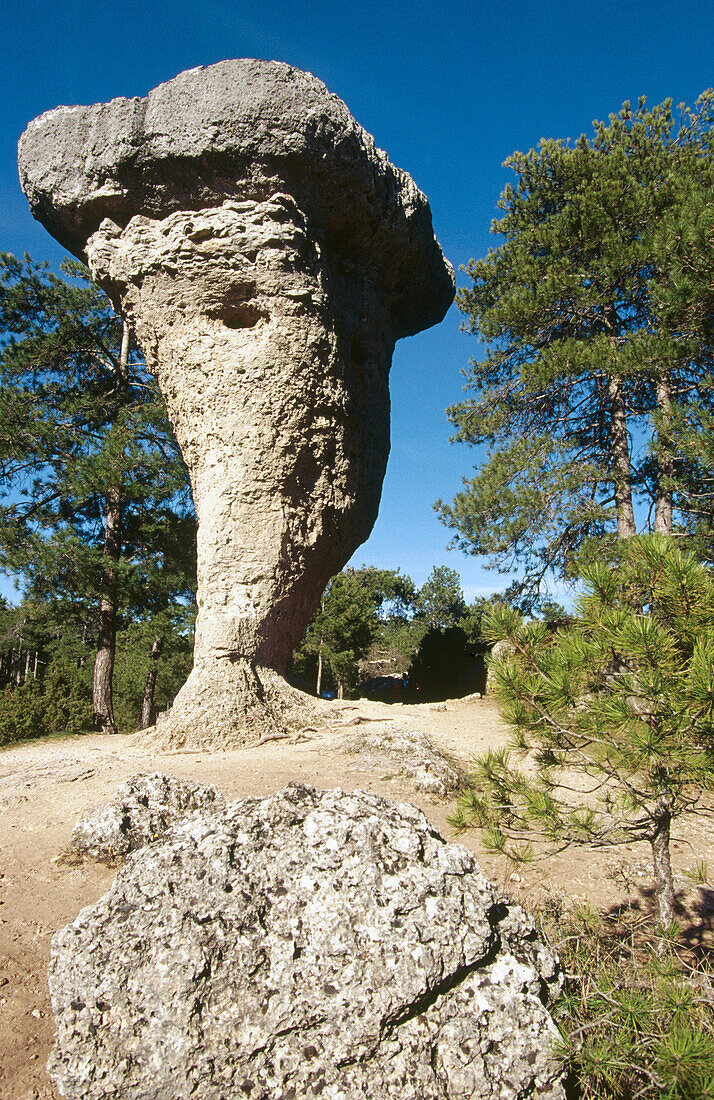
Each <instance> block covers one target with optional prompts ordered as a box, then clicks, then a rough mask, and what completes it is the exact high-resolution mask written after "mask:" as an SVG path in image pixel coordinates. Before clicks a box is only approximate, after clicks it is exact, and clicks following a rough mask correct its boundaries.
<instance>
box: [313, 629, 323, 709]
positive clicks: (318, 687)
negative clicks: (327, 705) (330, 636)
mask: <svg viewBox="0 0 714 1100" xmlns="http://www.w3.org/2000/svg"><path fill="white" fill-rule="evenodd" d="M315 695H317V698H318V699H319V698H321V695H322V638H320V648H319V649H318V651H317V683H316V684H315Z"/></svg>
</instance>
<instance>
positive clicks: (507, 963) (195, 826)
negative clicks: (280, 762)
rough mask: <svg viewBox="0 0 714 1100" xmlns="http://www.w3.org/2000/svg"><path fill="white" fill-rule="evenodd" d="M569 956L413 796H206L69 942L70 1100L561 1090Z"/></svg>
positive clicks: (60, 1046) (427, 1097)
mask: <svg viewBox="0 0 714 1100" xmlns="http://www.w3.org/2000/svg"><path fill="white" fill-rule="evenodd" d="M557 985H558V974H557V968H556V964H555V961H554V959H553V958H552V957H551V956H550V955H549V953H548V951H547V950H546V949H545V948H544V946H543V945H542V943H540V941H539V940H538V937H537V935H536V933H535V930H534V928H533V925H532V923H531V922H530V920H529V919H528V918H527V917H526V915H525V914H524V913H523V912H522V910H520V909H519V908H518V907H517V906H513V905H511V904H510V903H509V902H508V901H507V900H506V899H504V898H503V897H502V896H500V895H499V894H498V893H497V891H496V890H495V888H494V887H493V886H492V885H491V884H490V883H489V882H488V881H487V880H486V879H485V878H484V877H483V875H482V874H481V873H480V871H479V869H478V866H477V864H476V862H475V859H474V857H473V856H472V855H471V853H470V852H468V851H467V850H466V849H465V848H461V847H458V846H455V845H449V844H446V843H445V842H444V841H443V840H442V839H441V837H439V835H438V834H437V833H435V832H434V830H433V829H432V828H431V826H430V825H429V823H428V822H427V820H426V818H425V817H424V815H423V814H422V813H421V812H420V811H419V810H417V809H415V808H414V807H411V806H406V805H397V804H394V803H391V802H388V801H386V800H384V799H381V798H379V797H377V796H374V795H369V794H364V793H360V792H357V793H355V794H344V793H342V792H341V791H326V792H317V791H315V790H313V789H311V788H309V787H304V786H298V785H293V786H290V787H287V788H286V789H285V790H284V791H282V792H281V793H279V794H277V795H274V796H272V797H270V798H264V799H249V800H244V801H240V802H236V803H233V804H230V805H227V806H224V807H221V808H219V809H217V810H216V811H215V812H209V811H206V810H200V811H197V812H195V813H193V814H191V815H190V816H189V817H187V818H186V819H185V820H184V821H183V822H182V823H181V824H179V825H177V826H176V827H175V828H174V829H173V830H171V831H170V832H169V833H168V834H167V835H166V837H165V839H164V840H163V841H157V842H155V843H153V844H150V845H148V846H146V847H144V848H142V849H141V850H140V851H139V852H137V853H136V854H134V855H132V856H130V857H129V860H128V862H127V863H126V865H125V866H124V867H123V868H122V870H120V871H119V873H118V875H117V878H116V880H115V882H114V884H113V886H112V888H111V889H110V891H109V892H108V893H107V894H106V895H105V897H104V898H102V899H101V900H100V901H99V902H98V903H97V904H96V905H95V906H93V907H91V908H87V909H85V910H83V911H82V912H81V913H80V915H79V917H78V918H77V919H76V921H75V922H74V923H73V924H71V925H69V926H68V927H67V928H65V929H64V930H63V931H61V932H59V933H58V934H57V935H56V936H55V938H54V941H53V948H52V963H51V971H50V988H51V995H52V1003H53V1009H54V1012H55V1017H56V1023H57V1040H56V1045H55V1049H54V1052H53V1055H52V1058H51V1061H50V1071H51V1074H52V1076H53V1077H54V1079H55V1081H56V1082H57V1084H58V1086H59V1088H60V1090H61V1091H62V1094H63V1095H64V1096H65V1097H67V1098H69V1100H109V1098H110V1097H111V1098H114V1100H116V1098H118V1097H121V1100H139V1098H141V1100H145V1098H147V1097H152V1100H182V1098H188V1097H191V1098H192V1100H220V1098H226V1097H229V1096H230V1097H239V1096H247V1097H250V1098H251V1100H275V1098H277V1097H284V1098H286V1100H287V1098H290V1100H297V1098H298V1097H300V1098H311V1097H318V1096H319V1097H321V1098H322V1100H325V1097H329V1098H330V1100H354V1098H356V1097H369V1098H370V1100H387V1098H389V1100H437V1098H438V1100H443V1098H454V1100H455V1098H457V1097H458V1098H459V1100H465V1098H467V1097H468V1098H474V1097H478V1098H480V1100H487V1098H488V1100H490V1098H493V1100H495V1098H498V1100H511V1098H516V1097H523V1096H531V1097H541V1098H543V1100H545V1098H548V1100H562V1097H563V1092H562V1087H561V1083H560V1076H559V1067H558V1064H557V1061H556V1060H555V1058H554V1057H553V1053H552V1047H553V1039H554V1036H555V1029H554V1026H553V1024H552V1022H551V1020H550V1018H549V1016H548V1013H547V1011H546V1009H545V1008H544V1001H545V1000H546V999H547V997H548V991H549V988H550V987H553V986H555V987H557Z"/></svg>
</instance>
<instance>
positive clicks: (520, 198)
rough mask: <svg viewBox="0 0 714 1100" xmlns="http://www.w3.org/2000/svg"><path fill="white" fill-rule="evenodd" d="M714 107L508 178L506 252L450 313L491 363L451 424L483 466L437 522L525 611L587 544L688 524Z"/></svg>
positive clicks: (701, 407) (697, 497)
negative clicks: (496, 573)
mask: <svg viewBox="0 0 714 1100" xmlns="http://www.w3.org/2000/svg"><path fill="white" fill-rule="evenodd" d="M713 103H714V100H713V98H712V93H711V92H707V93H704V94H703V95H702V96H701V97H700V99H699V100H698V101H697V104H696V106H695V108H694V109H691V110H690V109H688V108H685V107H684V106H682V107H681V108H680V111H679V116H678V118H676V117H675V115H674V113H673V112H672V108H671V103H670V101H666V102H665V103H663V104H661V105H659V106H655V107H654V108H652V109H648V108H647V107H646V104H645V100H644V99H641V100H640V101H639V103H638V105H637V106H636V107H634V108H633V107H631V106H630V104H629V103H625V104H624V105H623V107H622V109H621V111H620V112H619V113H618V114H616V115H611V116H610V119H609V122H607V123H605V122H596V123H595V126H594V134H593V136H592V138H588V137H586V136H585V135H582V136H581V137H580V138H579V139H578V140H577V141H576V142H575V143H574V144H570V142H568V141H563V140H544V141H542V142H541V143H540V145H539V146H538V148H537V149H531V150H530V151H529V152H527V153H520V152H517V153H514V154H513V156H512V157H510V158H509V160H507V161H506V165H507V166H508V167H510V168H512V169H513V171H514V172H515V173H516V176H517V181H516V183H515V185H508V186H507V187H506V189H505V190H504V192H503V193H502V195H501V198H500V201H499V207H500V209H501V211H502V212H503V213H502V216H501V217H500V218H499V219H498V220H496V221H494V223H493V227H492V229H493V232H494V233H496V234H497V235H499V236H500V237H502V238H503V241H502V243H501V245H500V246H499V247H498V248H495V249H492V250H490V251H489V253H488V255H487V256H486V258H484V259H481V260H472V261H471V262H470V263H469V264H468V267H467V271H468V274H469V275H470V277H471V286H469V287H467V288H465V289H462V290H461V291H460V292H459V295H458V302H459V306H460V308H461V310H462V311H463V312H464V314H465V317H466V322H465V326H466V328H467V330H468V331H471V332H473V333H475V334H477V335H478V336H479V337H480V338H481V339H482V340H483V341H484V342H485V343H486V345H487V350H486V353H485V355H484V357H483V359H482V360H474V361H473V362H472V363H471V366H470V370H469V373H468V378H467V386H466V390H467V393H468V396H467V397H466V398H465V399H464V400H463V401H462V402H460V403H459V404H456V405H454V406H453V407H452V408H451V409H450V410H449V416H450V418H451V420H452V422H453V423H454V425H455V427H456V429H457V432H456V436H455V438H456V439H457V440H460V441H463V442H466V443H469V444H473V445H481V444H485V445H487V447H488V455H487V459H486V461H485V463H484V464H483V465H481V466H480V468H479V470H478V472H477V473H476V475H475V476H474V477H473V478H472V479H470V480H467V481H465V484H464V489H463V490H462V491H461V492H460V493H459V494H457V496H456V497H455V499H454V501H453V502H452V504H450V505H448V504H444V503H442V502H439V503H438V504H437V507H438V509H439V512H440V515H441V518H442V519H443V520H444V522H445V523H446V524H447V525H449V526H450V527H451V528H453V530H454V532H455V537H454V543H455V545H457V546H458V547H460V548H461V549H463V550H466V551H468V552H470V553H474V554H485V555H488V556H490V557H491V558H492V560H493V561H494V562H495V563H496V564H497V565H498V566H499V567H500V568H502V569H504V570H511V569H513V568H514V567H515V566H519V567H520V568H521V569H522V570H523V572H524V579H523V580H522V581H521V582H520V584H519V586H518V591H519V592H520V594H521V596H522V597H524V598H525V600H526V606H528V605H530V606H533V602H534V600H535V599H537V596H538V594H539V590H540V587H541V584H542V582H543V580H544V578H546V577H547V575H548V574H549V573H555V574H560V575H563V574H567V573H568V572H569V571H572V570H573V569H574V568H575V566H576V563H577V560H578V558H579V557H580V556H582V554H585V555H586V556H587V553H588V552H589V549H590V548H591V547H592V545H593V543H594V542H595V541H597V544H598V552H599V553H600V554H602V553H603V552H605V549H606V547H607V546H608V545H611V544H612V540H613V538H615V537H616V536H617V537H620V538H630V537H632V536H633V535H634V534H635V533H636V532H637V530H638V529H639V528H642V527H644V528H646V529H647V528H652V529H654V530H656V531H659V532H662V533H668V532H671V531H672V530H673V527H674V526H676V524H677V523H679V524H680V526H682V525H683V526H685V527H686V526H687V525H689V526H690V527H691V526H692V524H694V525H695V526H696V524H697V523H698V522H699V519H698V518H697V505H698V506H699V512H701V489H702V484H701V474H702V471H701V463H699V464H698V463H697V459H696V455H695V454H694V453H693V452H692V448H691V446H690V447H689V450H688V449H687V440H686V432H685V429H686V427H687V426H689V427H690V428H691V427H692V417H694V418H695V419H696V417H699V419H700V420H701V418H707V417H709V416H711V412H712V406H713V404H714V397H713V394H714V389H713V387H712V375H711V362H712V353H713V351H714V342H713V341H714V335H713V332H712V324H711V317H712V313H711V310H710V309H709V308H708V306H709V305H710V304H711V303H710V302H709V301H708V299H707V297H706V294H707V293H709V297H711V291H709V292H706V291H705V287H706V279H707V277H708V275H709V274H710V268H711V260H710V258H709V257H710V255H711V252H710V243H711V233H712V231H711V224H712V218H711V214H710V208H711V200H712V198H713V197H714V165H713V161H712V145H711V143H712V121H713V118H714V114H713V112H714V106H713ZM692 223H694V228H693V225H692ZM692 249H694V250H695V252H696V255H697V256H698V257H699V259H698V260H696V261H694V264H692V261H691V260H689V259H688V257H689V256H690V255H691V251H692ZM710 285H711V284H710ZM709 491H710V486H709Z"/></svg>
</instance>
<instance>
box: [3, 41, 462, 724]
mask: <svg viewBox="0 0 714 1100" xmlns="http://www.w3.org/2000/svg"><path fill="white" fill-rule="evenodd" d="M19 165H20V177H21V181H22V186H23V188H24V190H25V193H26V195H27V197H28V199H29V202H30V206H31V209H32V212H33V214H34V215H35V217H37V218H39V219H40V221H42V222H43V224H44V225H45V226H46V227H47V228H48V229H49V231H50V232H51V233H52V234H53V235H54V236H55V237H57V239H58V240H59V241H61V242H62V243H63V244H64V245H66V246H67V247H68V248H70V249H71V250H72V251H73V252H74V253H75V254H76V255H78V256H80V257H82V258H84V259H86V261H87V262H88V263H89V266H90V268H91V271H92V274H93V276H94V277H95V279H96V280H97V281H98V282H99V283H100V284H101V285H102V286H103V287H104V288H105V290H106V291H107V293H108V294H109V295H110V297H111V298H112V300H113V301H114V303H115V304H116V306H117V308H118V309H119V311H120V312H121V313H122V314H123V315H124V316H125V317H126V318H128V319H129V321H130V323H131V325H132V326H133V328H134V331H135V333H136V335H137V338H138V340H139V342H140V344H141V346H142V348H143V350H144V352H145V355H146V359H147V362H148V364H149V366H150V368H151V369H152V370H153V371H154V372H155V374H156V377H157V379H158V382H159V385H160V387H161V390H162V392H163V394H164V396H165V398H166V403H167V406H168V410H169V415H170V417H171V421H172V424H173V427H174V429H175V432H176V436H177V438H178V441H179V444H180V446H181V450H182V452H183V455H184V458H185V460H186V463H187V465H188V468H189V471H190V475H191V484H192V487H193V493H194V500H195V504H196V510H197V512H198V517H199V535H198V605H199V615H198V622H197V633H196V646H195V655H194V661H195V664H194V670H193V672H192V674H191V677H190V678H189V680H188V682H187V684H186V685H185V687H184V688H183V689H182V691H181V692H180V693H179V696H178V698H177V700H176V702H175V704H174V707H173V709H172V711H171V713H170V715H169V716H168V719H167V721H166V722H165V723H164V734H165V737H164V740H169V741H171V742H172V743H175V744H181V743H191V742H194V743H197V744H206V743H221V742H222V741H226V740H229V741H232V742H234V743H241V742H245V743H249V742H250V741H251V740H255V739H257V738H258V737H259V735H260V730H261V726H265V725H267V726H271V725H278V726H280V725H281V724H283V723H284V722H285V721H288V720H289V719H290V716H291V715H292V716H295V713H296V707H297V708H298V710H299V704H298V699H299V696H298V694H297V693H294V692H292V691H291V690H290V689H289V688H288V687H287V685H286V683H285V681H284V680H283V679H282V675H281V674H282V672H283V670H284V666H285V663H286V661H287V659H288V657H289V655H290V653H291V652H292V649H293V647H294V645H295V644H296V642H297V641H298V640H299V638H300V637H301V635H302V632H303V630H304V627H305V625H306V623H307V620H308V618H309V616H310V614H311V613H312V611H313V610H314V608H315V606H316V605H317V601H318V600H319V597H320V594H321V592H322V589H323V587H324V585H325V584H326V582H327V580H328V579H329V577H330V576H332V575H333V574H334V573H335V572H337V571H339V569H341V568H342V566H343V565H344V564H345V562H346V561H347V560H348V559H349V557H350V556H351V554H352V553H353V552H354V550H355V549H356V548H357V547H358V546H359V545H360V543H361V542H363V541H364V540H365V539H366V538H367V536H368V535H369V533H370V531H371V529H372V526H373V524H374V520H375V518H376V515H377V508H378V505H379V498H380V492H381V486H382V479H383V476H384V471H385V467H386V462H387V456H388V452H389V391H388V375H389V367H390V364H391V358H392V352H393V349H394V343H395V341H396V340H397V339H398V338H399V337H402V336H408V335H410V334H412V333H415V332H418V331H419V330H420V329H423V328H426V327H428V326H429V325H433V324H436V323H437V322H438V321H440V320H441V318H442V317H443V316H444V313H445V312H446V309H447V308H448V306H449V304H450V303H451V300H452V298H453V293H454V284H453V272H452V270H451V267H450V265H449V264H448V263H447V262H446V261H445V260H444V258H443V256H442V253H441V250H440V248H439V245H438V244H437V242H436V239H435V237H434V233H433V230H432V224H431V213H430V210H429V205H428V202H427V200H426V198H425V196H424V195H423V194H422V193H421V192H420V191H419V190H418V189H417V187H416V186H415V184H414V183H413V181H412V180H411V179H410V177H409V176H407V175H406V174H405V173H404V172H402V171H400V170H399V169H398V168H395V167H394V166H393V165H391V164H390V163H389V161H388V159H387V157H386V155H385V154H384V153H383V152H382V151H381V150H379V149H377V148H376V147H375V145H374V142H373V140H372V138H371V137H370V135H369V134H367V133H366V132H365V131H364V130H363V129H362V128H361V127H360V126H359V125H358V124H357V123H356V122H355V120H354V119H353V118H352V116H351V115H350V113H349V111H348V110H347V108H346V106H345V105H344V103H342V101H341V100H339V99H338V98H337V97H336V96H334V95H331V94H330V93H329V92H328V91H327V89H326V88H325V86H324V85H323V84H322V83H321V82H320V81H319V80H317V79H316V78H315V77H313V76H311V75H310V74H309V73H303V72H300V71H298V70H296V69H292V68H290V66H288V65H285V64H281V63H278V62H263V61H250V60H243V61H224V62H220V63H219V64H217V65H212V66H210V67H208V68H199V69H192V70H190V71H189V72H185V73H181V74H180V75H179V76H177V77H176V78H175V79H174V80H171V81H169V82H168V83H166V84H162V85H160V86H159V87H158V88H155V89H154V90H153V91H152V92H150V93H149V95H148V96H147V98H146V99H130V100H129V99H115V100H112V101H111V102H110V103H104V104H97V105H95V106H92V107H59V108H57V109H56V110H54V111H49V112H48V113H47V114H44V115H42V116H40V117H39V118H37V119H35V120H34V121H33V122H32V123H30V125H29V126H28V128H27V130H26V132H25V133H24V134H23V136H22V138H21V140H20V148H19ZM302 698H303V699H305V697H302Z"/></svg>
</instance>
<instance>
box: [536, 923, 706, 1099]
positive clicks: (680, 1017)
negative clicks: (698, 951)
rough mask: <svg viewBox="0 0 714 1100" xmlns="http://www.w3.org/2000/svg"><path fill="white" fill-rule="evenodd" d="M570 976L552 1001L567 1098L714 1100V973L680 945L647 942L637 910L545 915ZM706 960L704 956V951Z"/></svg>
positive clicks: (673, 939)
mask: <svg viewBox="0 0 714 1100" xmlns="http://www.w3.org/2000/svg"><path fill="white" fill-rule="evenodd" d="M539 916H540V922H541V928H542V931H543V934H544V936H545V939H546V940H548V941H549V942H550V944H551V946H552V947H553V949H554V950H555V951H556V953H557V954H558V955H559V956H560V960H561V964H562V966H563V970H564V972H565V974H566V982H565V988H564V991H563V994H562V996H561V998H560V1000H559V1001H558V1002H556V1004H555V1005H554V1006H553V1007H552V1012H553V1016H554V1018H555V1021H556V1023H557V1025H558V1028H559V1030H560V1032H561V1036H562V1042H561V1050H560V1052H561V1054H562V1056H563V1058H564V1060H565V1064H566V1067H567V1069H568V1071H569V1079H570V1085H571V1095H572V1096H574V1097H578V1098H579V1100H634V1098H635V1097H637V1098H638V1100H648V1098H650V1097H652V1098H654V1097H664V1098H666V1100H712V1098H714V974H713V973H712V969H711V963H709V964H707V963H706V962H705V961H704V962H703V961H702V958H699V957H697V956H696V955H693V954H691V953H687V952H685V951H684V950H682V948H681V947H679V946H678V945H677V930H676V928H672V929H671V930H670V935H669V936H668V937H666V938H665V945H664V950H663V948H662V943H661V942H660V941H658V942H657V943H656V944H650V943H648V942H647V939H646V929H647V924H646V922H643V921H642V918H638V917H636V916H635V915H634V914H633V913H631V912H630V913H629V914H626V915H625V916H624V917H623V916H622V914H620V915H619V916H618V917H617V918H616V919H615V918H610V917H606V916H601V915H599V914H597V913H594V912H593V911H592V910H587V909H580V910H573V911H571V912H568V913H564V912H563V911H562V908H561V907H560V906H559V905H558V904H557V903H554V902H551V903H550V904H548V905H546V906H544V907H543V908H542V909H541V912H540V914H539ZM704 958H706V956H705V957H704Z"/></svg>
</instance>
